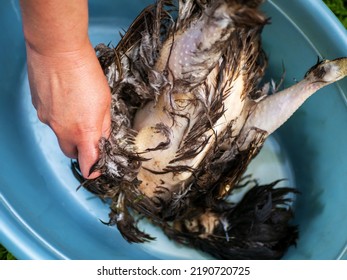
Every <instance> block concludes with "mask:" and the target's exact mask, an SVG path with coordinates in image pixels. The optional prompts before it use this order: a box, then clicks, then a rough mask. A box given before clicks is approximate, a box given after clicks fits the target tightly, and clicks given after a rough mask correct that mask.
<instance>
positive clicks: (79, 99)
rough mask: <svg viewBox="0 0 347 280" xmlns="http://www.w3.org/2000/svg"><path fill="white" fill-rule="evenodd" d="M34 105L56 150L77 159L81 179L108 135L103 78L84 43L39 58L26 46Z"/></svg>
mask: <svg viewBox="0 0 347 280" xmlns="http://www.w3.org/2000/svg"><path fill="white" fill-rule="evenodd" d="M27 63H28V75H29V82H30V89H31V95H32V102H33V105H34V107H35V108H36V110H37V114H38V118H39V119H40V120H41V121H42V122H43V123H45V124H47V125H49V126H50V127H51V128H52V130H53V131H54V133H55V134H56V136H57V138H58V142H59V145H60V148H61V149H62V151H63V152H64V154H65V155H66V156H68V157H70V158H77V159H78V161H79V165H80V168H81V172H82V175H83V176H84V177H85V178H89V179H92V178H95V177H97V176H99V175H100V174H99V173H98V172H94V173H92V174H89V173H90V169H91V167H92V166H93V164H94V163H95V162H96V161H97V160H98V156H99V151H98V142H99V140H100V138H101V137H107V136H108V135H109V133H110V126H111V115H110V114H111V113H110V103H111V94H110V89H109V86H108V84H107V81H106V78H105V76H104V74H103V71H102V69H101V67H100V65H99V62H98V60H97V58H96V55H95V52H94V49H93V47H92V46H91V44H90V43H89V42H88V43H87V44H85V45H84V46H83V47H82V48H81V49H79V50H75V51H73V52H58V53H48V52H46V53H45V54H40V53H38V52H37V51H35V50H34V49H33V48H31V46H30V45H29V44H27Z"/></svg>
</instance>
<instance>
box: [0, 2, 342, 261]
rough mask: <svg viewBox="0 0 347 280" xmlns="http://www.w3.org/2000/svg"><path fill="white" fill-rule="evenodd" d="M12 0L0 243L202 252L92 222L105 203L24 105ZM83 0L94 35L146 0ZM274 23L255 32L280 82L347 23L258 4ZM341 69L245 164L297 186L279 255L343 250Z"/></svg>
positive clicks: (123, 253) (320, 53) (287, 5)
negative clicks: (284, 248) (296, 234)
mask: <svg viewBox="0 0 347 280" xmlns="http://www.w3.org/2000/svg"><path fill="white" fill-rule="evenodd" d="M17 2H18V1H2V2H1V3H0V28H1V32H0V50H1V51H0V131H1V132H0V155H1V157H0V243H2V244H4V245H5V246H6V247H7V248H8V249H9V250H10V251H12V252H13V254H14V255H15V256H17V258H20V259H205V258H209V256H206V255H204V254H203V253H200V252H197V251H195V250H192V249H188V248H185V247H182V246H179V245H176V244H174V243H173V242H171V241H169V240H167V238H166V237H165V236H164V235H163V234H162V233H161V232H160V230H158V229H156V228H154V227H152V226H150V225H149V224H146V223H143V225H142V226H143V227H144V228H146V230H147V231H149V232H150V233H151V234H152V235H154V236H157V237H158V238H157V240H156V241H154V242H152V243H149V244H131V245H130V244H128V243H127V242H126V241H124V240H123V238H122V237H121V236H120V234H119V233H118V231H117V229H116V228H113V227H107V226H105V225H103V224H102V223H101V222H100V219H101V220H105V221H106V220H107V218H108V211H109V210H108V206H107V205H105V204H103V203H102V202H101V201H100V200H99V199H98V198H95V197H94V196H93V195H92V194H90V193H88V192H87V191H85V190H83V189H80V190H79V191H77V192H76V188H77V187H78V182H77V181H76V179H75V178H74V177H73V175H72V173H71V170H70V160H69V159H67V158H66V157H65V156H64V155H63V154H62V153H61V151H60V150H59V147H58V144H57V141H56V139H55V136H54V135H53V133H52V132H51V131H50V129H49V128H47V127H46V126H45V125H43V124H41V123H40V122H39V121H38V120H37V117H36V112H35V110H34V109H33V108H32V105H31V100H30V94H29V87H28V82H27V76H26V64H25V49H24V45H23V35H22V30H21V19H20V11H19V8H18V3H17ZM151 2H152V1H151V0H148V1H144V0H143V1H139V0H130V1H127V2H126V3H124V2H123V1H112V0H103V1H96V0H94V1H89V3H90V29H89V32H90V36H91V39H92V42H93V44H97V43H100V42H104V43H109V42H110V43H113V44H114V45H115V44H116V43H117V41H118V40H119V35H118V32H119V31H120V30H122V29H126V28H127V26H128V25H129V24H130V23H131V21H132V19H133V18H134V17H135V16H136V15H137V14H138V13H139V12H140V11H141V10H142V8H143V7H145V6H146V5H147V4H149V3H151ZM263 9H264V11H265V12H266V13H267V14H268V15H269V16H270V17H271V22H272V24H271V25H269V26H267V27H266V28H265V30H264V33H263V44H264V49H265V52H266V53H267V54H268V57H269V62H270V65H269V70H268V73H267V79H269V80H270V79H271V78H272V79H274V80H275V81H279V80H280V78H281V76H282V74H283V67H284V68H285V72H286V74H285V82H284V86H285V87H287V86H289V85H291V84H293V83H295V82H296V81H298V80H300V79H302V77H303V75H304V74H305V72H306V71H307V70H308V68H310V67H311V66H312V65H313V64H315V63H316V61H317V57H320V58H330V59H331V58H336V57H340V56H347V32H346V30H345V29H344V28H343V26H342V25H341V24H340V23H339V22H338V20H337V19H336V18H335V17H334V16H333V14H332V13H331V11H330V10H328V9H327V8H326V6H325V5H324V4H323V3H322V2H321V1H318V0H306V1H301V0H292V1H286V0H272V1H267V3H265V4H264V6H263ZM346 96H347V79H344V80H342V81H340V82H339V83H338V84H334V85H331V86H328V87H326V88H325V89H323V90H321V91H320V92H319V93H317V94H315V95H314V96H313V97H311V99H309V100H308V101H307V102H306V103H305V104H304V106H302V107H301V108H300V109H299V110H298V111H297V112H296V113H295V114H294V115H293V117H292V118H291V119H290V120H289V121H288V122H287V123H286V124H285V125H284V126H282V127H281V128H280V129H279V130H278V131H277V132H276V134H275V135H274V136H273V137H271V138H270V139H269V141H267V142H266V145H265V148H264V150H263V151H262V153H261V154H260V155H259V157H258V158H257V159H256V160H255V162H254V163H253V164H252V166H251V167H250V171H249V172H251V173H253V176H254V177H255V178H258V179H260V180H261V182H264V183H267V182H269V181H272V180H275V179H279V178H283V177H286V178H288V181H287V182H286V184H287V185H288V184H289V185H293V186H295V187H297V188H298V189H299V191H300V192H301V194H300V195H299V196H298V197H297V199H296V202H295V205H294V206H295V215H296V218H295V221H294V222H295V223H296V224H298V225H299V229H300V238H299V241H298V244H297V246H296V247H292V248H290V250H289V251H288V252H287V254H286V255H285V257H284V258H285V259H313V260H314V259H347V212H346V198H347V160H346V156H347V145H346V143H347V129H346V124H347V106H346V105H347V102H346Z"/></svg>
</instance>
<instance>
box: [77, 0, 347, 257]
mask: <svg viewBox="0 0 347 280" xmlns="http://www.w3.org/2000/svg"><path fill="white" fill-rule="evenodd" d="M177 2H178V6H177V7H175V5H174V3H176V1H164V0H162V1H157V3H156V4H154V5H152V6H149V7H147V8H146V9H145V10H144V11H143V12H142V13H141V14H140V15H139V16H138V17H137V18H136V19H135V21H134V22H133V24H132V25H131V26H130V28H129V30H128V31H127V33H126V34H125V35H124V36H123V37H122V39H121V41H120V42H119V44H118V45H117V46H116V47H115V48H112V47H109V46H105V45H102V44H101V45H98V46H97V47H96V51H97V55H98V57H99V60H100V63H101V65H102V67H103V69H104V71H105V75H106V77H107V79H108V82H109V85H110V87H111V90H112V132H111V135H110V137H109V138H107V139H102V141H101V142H100V151H101V156H100V160H99V161H98V163H97V164H96V165H95V166H94V167H93V170H94V169H98V170H100V171H101V173H102V176H100V177H99V178H97V179H94V180H87V181H84V182H83V186H84V187H86V188H87V189H88V190H90V191H92V192H93V193H95V194H97V195H99V196H100V197H101V198H104V199H106V198H107V199H110V200H111V205H110V208H111V213H110V221H109V224H110V225H117V227H118V229H119V230H120V232H121V234H122V235H123V237H124V238H125V239H127V240H128V241H129V242H144V241H148V240H151V239H152V237H151V236H149V235H148V234H146V233H145V232H143V231H141V230H140V229H138V227H137V223H136V217H138V216H145V217H146V218H148V220H149V221H151V222H152V223H153V224H155V225H157V226H160V227H161V228H162V229H163V231H164V232H165V233H166V234H167V235H168V236H169V237H170V238H172V239H174V240H176V241H177V242H180V243H183V244H186V245H189V246H193V247H195V248H198V249H201V250H203V251H206V252H208V253H210V254H212V255H213V256H215V257H217V258H232V259H250V258H254V259H273V258H280V257H281V256H282V255H283V253H284V252H285V251H286V249H287V248H288V246H290V245H293V244H295V240H296V238H297V229H296V227H295V226H292V225H290V220H291V218H292V210H291V208H290V198H289V197H290V196H288V193H291V192H295V190H294V189H291V188H276V187H275V185H276V182H274V183H269V185H265V186H258V185H256V184H255V187H253V188H251V190H250V191H248V192H247V194H246V195H245V197H244V198H243V199H242V200H241V202H239V203H238V204H232V203H230V202H228V199H227V198H228V196H229V195H230V193H231V192H232V190H233V189H234V188H235V187H239V186H240V185H242V184H244V181H243V180H242V176H243V174H244V171H245V170H246V168H247V166H248V164H249V163H250V161H251V160H252V158H253V157H254V156H255V155H256V154H257V153H258V152H259V150H260V149H261V147H262V145H263V143H264V141H265V139H266V138H267V137H268V136H269V135H270V134H271V133H272V132H274V131H275V130H276V129H277V128H278V127H279V126H281V125H282V124H283V123H284V122H285V121H286V120H287V119H288V118H289V117H290V116H291V115H292V114H293V113H294V112H295V110H296V109H297V108H298V107H299V106H300V105H301V104H302V103H303V102H304V101H305V100H306V99H307V98H308V97H309V96H310V95H312V94H313V93H314V92H316V91H317V90H318V89H320V88H321V87H323V86H325V85H328V84H330V83H332V82H335V81H337V80H339V79H341V78H343V77H344V76H345V75H346V74H347V73H346V72H347V70H346V64H347V62H346V59H345V58H341V59H336V60H332V61H322V62H320V63H318V64H317V65H315V66H314V67H312V69H310V70H309V71H308V73H307V75H306V77H305V78H304V79H303V81H301V82H298V83H297V84H295V85H294V86H292V87H291V88H288V89H285V90H283V91H281V92H277V93H275V94H271V95H270V94H268V92H267V91H266V90H265V89H264V88H261V87H260V86H259V85H260V83H261V81H262V78H263V76H264V73H265V69H266V66H267V61H266V56H265V54H264V52H263V50H262V48H261V31H262V29H263V28H264V26H265V25H266V24H268V19H267V17H266V15H264V14H263V13H262V12H260V10H259V5H260V4H261V3H262V1H260V0H214V1H209V0H191V1H189V0H185V1H184V0H180V1H177ZM175 8H177V11H178V12H177V13H175V12H171V11H172V10H175ZM274 116H275V117H274ZM279 179H281V178H279Z"/></svg>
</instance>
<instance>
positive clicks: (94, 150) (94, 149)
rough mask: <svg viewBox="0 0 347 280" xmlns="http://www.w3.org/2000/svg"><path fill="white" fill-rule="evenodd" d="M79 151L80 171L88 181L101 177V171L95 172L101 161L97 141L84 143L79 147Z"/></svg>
mask: <svg viewBox="0 0 347 280" xmlns="http://www.w3.org/2000/svg"><path fill="white" fill-rule="evenodd" d="M77 149H78V162H79V165H80V169H81V172H82V175H83V177H84V178H86V179H95V178H97V177H99V176H100V175H101V173H100V172H99V171H94V172H93V170H92V169H93V166H94V165H95V164H96V163H97V161H98V160H99V148H98V142H97V141H96V142H95V141H88V142H83V143H81V144H80V145H79V146H77Z"/></svg>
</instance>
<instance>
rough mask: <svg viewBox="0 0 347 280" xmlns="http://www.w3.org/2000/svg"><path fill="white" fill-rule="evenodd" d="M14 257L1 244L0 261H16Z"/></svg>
mask: <svg viewBox="0 0 347 280" xmlns="http://www.w3.org/2000/svg"><path fill="white" fill-rule="evenodd" d="M15 259H16V258H15V256H13V255H12V254H11V253H10V252H9V251H7V249H6V248H5V247H4V246H2V245H1V244H0V260H15Z"/></svg>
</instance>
